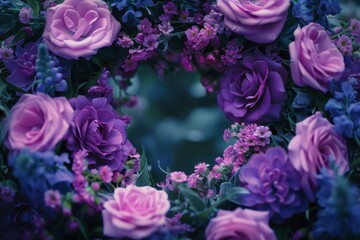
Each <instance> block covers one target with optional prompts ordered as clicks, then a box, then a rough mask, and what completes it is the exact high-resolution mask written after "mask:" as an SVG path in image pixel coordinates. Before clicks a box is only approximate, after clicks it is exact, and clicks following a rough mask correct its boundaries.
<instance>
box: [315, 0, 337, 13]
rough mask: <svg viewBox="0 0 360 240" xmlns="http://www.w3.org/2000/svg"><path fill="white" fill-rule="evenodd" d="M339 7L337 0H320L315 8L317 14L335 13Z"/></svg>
mask: <svg viewBox="0 0 360 240" xmlns="http://www.w3.org/2000/svg"><path fill="white" fill-rule="evenodd" d="M340 11H341V8H340V5H339V1H338V0H320V1H319V5H318V8H317V14H318V15H319V16H326V15H336V14H338V13H340Z"/></svg>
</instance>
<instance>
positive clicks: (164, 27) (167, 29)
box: [158, 21, 174, 36]
mask: <svg viewBox="0 0 360 240" xmlns="http://www.w3.org/2000/svg"><path fill="white" fill-rule="evenodd" d="M158 28H159V31H160V32H162V33H163V34H164V35H165V36H167V35H170V33H171V32H172V31H174V28H173V27H172V26H171V24H170V22H165V21H163V22H162V23H161V24H159V25H158Z"/></svg>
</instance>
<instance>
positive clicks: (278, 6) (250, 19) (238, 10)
mask: <svg viewBox="0 0 360 240" xmlns="http://www.w3.org/2000/svg"><path fill="white" fill-rule="evenodd" d="M217 7H218V8H219V10H220V11H221V12H222V13H223V14H224V17H225V20H224V23H225V26H226V27H228V28H229V29H230V30H231V31H233V32H235V33H238V34H241V35H244V37H245V38H246V39H249V40H251V41H254V42H257V43H269V42H273V41H274V40H275V39H276V38H277V37H278V36H279V34H280V32H281V30H282V28H283V26H284V24H285V20H286V17H287V12H288V8H289V7H290V1H289V0H273V1H268V0H218V1H217Z"/></svg>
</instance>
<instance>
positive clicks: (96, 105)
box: [67, 96, 134, 171]
mask: <svg viewBox="0 0 360 240" xmlns="http://www.w3.org/2000/svg"><path fill="white" fill-rule="evenodd" d="M70 103H71V105H72V107H73V108H74V110H75V112H74V119H73V121H72V123H71V131H70V134H69V138H68V143H67V148H68V149H69V150H71V151H73V152H75V151H78V150H80V149H83V150H86V151H87V152H88V154H89V155H88V157H87V160H88V162H89V165H90V166H91V167H97V166H102V165H109V167H111V169H112V170H114V171H121V170H122V169H123V167H124V162H125V161H126V160H127V159H128V157H129V154H131V153H132V152H133V150H134V148H133V146H132V145H131V143H130V142H129V140H128V139H127V135H126V126H127V125H126V123H125V122H124V121H122V120H121V119H120V116H119V115H118V114H117V113H116V111H115V110H114V109H113V107H112V106H111V105H110V104H109V103H108V102H107V99H106V98H94V99H92V100H91V99H88V98H86V97H84V96H79V97H77V98H76V99H75V98H73V99H70Z"/></svg>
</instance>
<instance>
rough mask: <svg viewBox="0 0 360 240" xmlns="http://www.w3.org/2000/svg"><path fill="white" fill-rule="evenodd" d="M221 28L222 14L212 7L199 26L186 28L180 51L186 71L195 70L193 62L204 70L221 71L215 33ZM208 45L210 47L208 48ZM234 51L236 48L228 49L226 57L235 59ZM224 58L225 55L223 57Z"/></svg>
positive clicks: (222, 28) (221, 64)
mask: <svg viewBox="0 0 360 240" xmlns="http://www.w3.org/2000/svg"><path fill="white" fill-rule="evenodd" d="M223 30H224V23H223V21H222V14H221V13H219V12H217V11H216V10H214V9H211V11H210V13H209V14H207V15H205V16H204V18H203V21H202V24H201V28H199V27H197V26H192V27H191V28H189V29H187V30H186V31H185V35H186V42H185V48H184V49H183V51H182V52H181V65H182V67H183V68H184V69H185V70H186V71H189V72H193V71H195V70H196V66H195V64H197V65H199V68H201V69H204V70H209V69H214V70H216V71H222V70H223V69H224V65H223V63H222V62H221V61H220V58H221V51H220V50H218V49H217V48H218V45H219V38H218V36H217V34H218V33H219V34H221V33H222V32H223ZM209 46H211V47H212V48H211V49H208V47H209ZM205 50H206V51H205ZM236 51H238V50H236V49H233V51H231V50H228V53H227V55H229V56H228V57H227V58H229V60H230V59H233V58H235V59H237V58H238V53H237V52H236ZM225 54H226V50H225ZM234 54H235V55H234ZM230 55H234V56H230ZM224 59H226V57H224ZM225 61H226V60H225ZM230 61H231V60H230Z"/></svg>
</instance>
